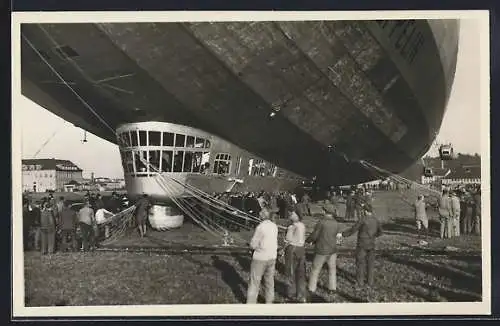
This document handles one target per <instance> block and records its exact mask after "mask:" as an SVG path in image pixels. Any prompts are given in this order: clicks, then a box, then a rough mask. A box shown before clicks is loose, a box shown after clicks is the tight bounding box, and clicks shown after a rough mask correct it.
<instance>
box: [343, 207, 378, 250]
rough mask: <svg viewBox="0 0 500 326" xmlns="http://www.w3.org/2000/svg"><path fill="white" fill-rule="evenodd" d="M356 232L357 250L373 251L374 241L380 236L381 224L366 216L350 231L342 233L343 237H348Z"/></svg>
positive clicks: (373, 217)
mask: <svg viewBox="0 0 500 326" xmlns="http://www.w3.org/2000/svg"><path fill="white" fill-rule="evenodd" d="M355 232H358V244H357V247H358V248H363V249H367V250H370V249H375V239H376V238H377V237H379V236H380V235H382V224H381V223H380V222H379V221H378V220H377V218H376V217H375V216H374V215H373V214H371V215H366V216H365V217H363V218H362V219H360V220H359V221H358V222H357V223H356V224H354V225H353V226H352V227H351V228H350V229H348V230H346V231H344V232H342V236H343V237H348V236H351V235H352V234H354V233H355Z"/></svg>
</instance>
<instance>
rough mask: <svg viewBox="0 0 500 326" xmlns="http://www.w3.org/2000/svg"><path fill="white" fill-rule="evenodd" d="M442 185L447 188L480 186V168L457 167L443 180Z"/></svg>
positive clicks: (470, 166)
mask: <svg viewBox="0 0 500 326" xmlns="http://www.w3.org/2000/svg"><path fill="white" fill-rule="evenodd" d="M443 184H444V185H447V186H457V185H480V184H481V166H480V165H464V166H461V167H457V168H455V169H453V170H452V171H451V173H450V174H449V175H447V176H446V177H445V178H443Z"/></svg>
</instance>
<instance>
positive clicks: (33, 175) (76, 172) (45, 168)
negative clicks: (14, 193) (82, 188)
mask: <svg viewBox="0 0 500 326" xmlns="http://www.w3.org/2000/svg"><path fill="white" fill-rule="evenodd" d="M22 165H23V166H22V169H23V192H27V191H28V192H46V191H64V190H65V187H64V185H66V184H69V183H70V182H71V181H76V182H81V181H83V175H82V172H83V171H82V169H80V168H79V167H78V166H77V165H76V164H74V163H73V162H71V161H68V160H57V159H54V158H52V159H27V160H22Z"/></svg>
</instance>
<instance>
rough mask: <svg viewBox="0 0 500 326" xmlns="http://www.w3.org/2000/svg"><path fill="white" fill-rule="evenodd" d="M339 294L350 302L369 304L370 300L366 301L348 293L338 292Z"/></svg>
mask: <svg viewBox="0 0 500 326" xmlns="http://www.w3.org/2000/svg"><path fill="white" fill-rule="evenodd" d="M337 294H338V295H339V296H340V297H342V298H344V299H345V300H347V301H349V302H354V303H363V302H368V300H366V299H363V298H358V297H355V296H353V295H351V294H349V293H347V292H343V291H337Z"/></svg>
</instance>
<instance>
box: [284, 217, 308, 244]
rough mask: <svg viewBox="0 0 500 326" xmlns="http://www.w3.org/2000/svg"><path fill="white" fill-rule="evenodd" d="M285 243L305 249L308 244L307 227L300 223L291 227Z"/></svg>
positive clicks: (287, 232)
mask: <svg viewBox="0 0 500 326" xmlns="http://www.w3.org/2000/svg"><path fill="white" fill-rule="evenodd" d="M285 242H286V243H288V244H291V245H292V246H297V247H303V246H304V244H305V242H306V226H305V225H304V223H302V222H300V221H298V222H295V223H293V224H292V225H290V226H289V227H288V229H287V231H286V238H285Z"/></svg>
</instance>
